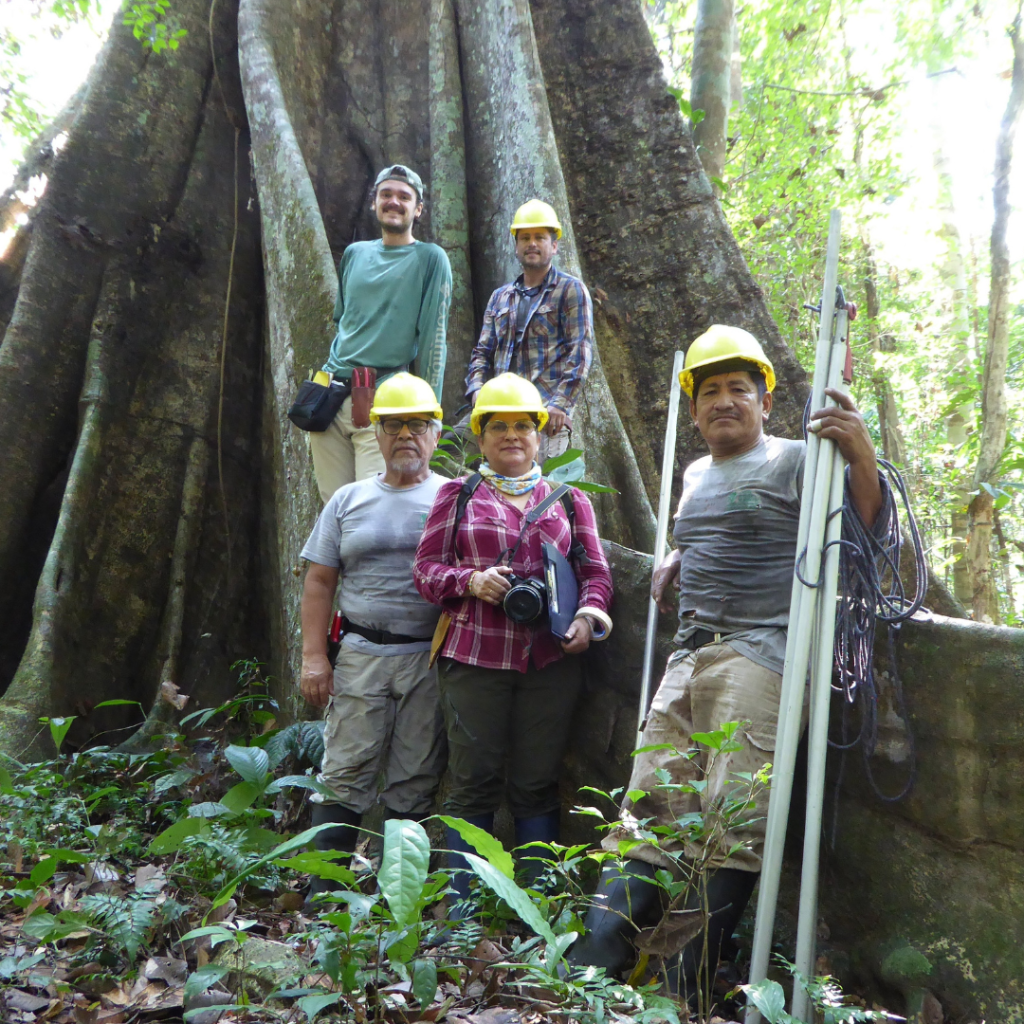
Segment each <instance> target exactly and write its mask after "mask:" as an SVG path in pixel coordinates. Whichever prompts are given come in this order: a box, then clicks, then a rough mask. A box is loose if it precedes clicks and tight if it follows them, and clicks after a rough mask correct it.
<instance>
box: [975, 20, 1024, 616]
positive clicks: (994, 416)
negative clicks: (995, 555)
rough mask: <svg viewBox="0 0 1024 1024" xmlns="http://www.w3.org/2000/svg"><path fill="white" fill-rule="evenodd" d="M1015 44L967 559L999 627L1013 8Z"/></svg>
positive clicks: (1023, 45)
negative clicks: (998, 500) (996, 543)
mask: <svg viewBox="0 0 1024 1024" xmlns="http://www.w3.org/2000/svg"><path fill="white" fill-rule="evenodd" d="M1010 41H1011V42H1012V44H1013V73H1012V78H1011V84H1010V98H1009V99H1008V100H1007V103H1006V110H1005V111H1004V113H1003V120H1002V123H1001V124H1000V126H999V136H998V138H997V140H996V162H995V171H994V179H995V184H994V186H993V189H992V197H993V206H994V208H995V215H994V217H993V220H992V239H991V243H990V250H991V260H992V271H991V281H990V284H989V300H988V339H987V343H986V347H985V369H984V373H983V376H982V385H981V441H980V445H979V449H978V462H977V465H976V467H975V470H974V486H975V488H976V489H977V494H975V495H974V497H973V498H972V499H971V504H970V506H969V507H968V516H969V535H968V543H967V557H968V562H969V564H970V569H971V591H972V606H973V614H974V618H975V619H977V620H978V621H980V622H999V621H1000V617H999V593H998V589H997V587H996V580H995V576H994V574H993V572H992V525H993V523H992V520H993V511H994V506H995V485H996V484H997V483H998V482H999V469H1000V465H999V464H1000V461H1001V460H1002V457H1003V450H1004V449H1005V447H1006V419H1007V409H1006V364H1007V359H1008V356H1009V288H1010V253H1009V248H1008V247H1007V244H1006V229H1007V224H1008V222H1009V219H1010V168H1011V166H1012V164H1013V142H1014V137H1015V135H1016V132H1017V122H1018V121H1019V120H1020V113H1021V109H1022V107H1024V39H1022V38H1021V8H1020V7H1018V8H1017V16H1016V18H1014V21H1013V26H1012V27H1011V29H1010Z"/></svg>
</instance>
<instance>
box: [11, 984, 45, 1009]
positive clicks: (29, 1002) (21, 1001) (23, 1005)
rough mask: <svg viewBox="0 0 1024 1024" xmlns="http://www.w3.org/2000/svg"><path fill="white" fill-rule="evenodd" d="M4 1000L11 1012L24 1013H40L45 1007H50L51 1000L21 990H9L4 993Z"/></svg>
mask: <svg viewBox="0 0 1024 1024" xmlns="http://www.w3.org/2000/svg"><path fill="white" fill-rule="evenodd" d="M4 1000H5V1002H6V1003H7V1006H8V1008H9V1009H11V1010H19V1011H20V1012H22V1013H38V1012H39V1011H40V1010H41V1009H42V1008H43V1007H44V1006H49V1005H50V1000H49V999H44V998H43V997H42V996H34V995H32V993H31V992H24V991H22V990H21V989H20V988H9V989H8V990H7V991H6V992H5V993H4Z"/></svg>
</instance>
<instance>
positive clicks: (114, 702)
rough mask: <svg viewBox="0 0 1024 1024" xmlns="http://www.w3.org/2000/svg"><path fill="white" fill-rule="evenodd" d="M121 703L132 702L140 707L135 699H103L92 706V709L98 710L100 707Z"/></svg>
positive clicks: (114, 705) (110, 706) (111, 706)
mask: <svg viewBox="0 0 1024 1024" xmlns="http://www.w3.org/2000/svg"><path fill="white" fill-rule="evenodd" d="M123 704H134V705H135V706H136V707H137V708H141V707H142V705H141V704H140V703H139V702H138V701H137V700H103V701H100V703H99V704H97V705H96V706H95V707H94V708H93V711H98V710H99V709H100V708H114V707H120V706H121V705H123ZM143 710H145V709H143Z"/></svg>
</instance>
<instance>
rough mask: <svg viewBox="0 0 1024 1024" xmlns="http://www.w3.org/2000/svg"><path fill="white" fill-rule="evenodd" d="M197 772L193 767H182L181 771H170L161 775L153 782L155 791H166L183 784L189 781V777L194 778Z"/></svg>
mask: <svg viewBox="0 0 1024 1024" xmlns="http://www.w3.org/2000/svg"><path fill="white" fill-rule="evenodd" d="M196 774H197V773H196V772H194V771H193V770H192V769H191V768H182V769H181V770H180V771H176V772H168V773H167V774H166V775H161V776H160V777H159V778H158V779H157V780H156V781H155V782H154V783H153V792H154V793H157V794H159V793H166V792H167V790H169V789H174V788H176V787H177V786H181V785H183V784H184V783H186V782H188V781H189V779H194V778H195V777H196Z"/></svg>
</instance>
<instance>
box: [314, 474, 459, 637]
mask: <svg viewBox="0 0 1024 1024" xmlns="http://www.w3.org/2000/svg"><path fill="white" fill-rule="evenodd" d="M444 482H445V481H444V477H441V476H438V475H437V474H436V473H431V474H430V476H429V477H427V479H426V480H424V481H423V483H420V484H416V485H415V486H414V487H391V486H389V485H388V484H386V483H384V481H383V478H382V477H380V476H375V477H372V478H370V479H369V480H357V481H356V482H355V483H353V484H347V485H346V486H344V487H341V488H339V490H338V491H336V492H335V494H334V497H332V498H331V500H330V501H329V502H327V504H326V505H325V506H324V510H323V512H321V513H320V518H319V519H318V520H317V521H316V526H314V527H313V532H312V533H311V534H310V535H309V540H307V541H306V546H305V547H304V548H303V549H302V557H303V558H306V559H308V560H309V561H310V562H317V563H318V564H320V565H329V566H333V567H336V568H339V569H340V570H341V586H340V588H339V590H338V604H339V606H340V608H341V611H342V614H343V615H345V617H346V618H348V619H351V620H352V621H353V622H356V623H358V624H359V625H361V626H367V627H368V628H370V629H383V630H387V631H388V632H390V633H404V634H405V635H406V636H422V637H428V638H429V637H430V635H431V634H432V633H433V632H434V627H435V626H436V625H437V620H438V617H439V616H440V613H441V609H440V608H438V607H437V606H436V605H433V604H430V603H429V602H428V601H425V600H424V599H423V598H422V597H420V595H419V591H417V589H416V586H415V584H414V583H413V581H412V563H413V558H414V557H415V555H416V546H417V544H419V542H420V537H421V536H422V535H423V527H424V525H425V524H426V521H427V513H428V512H429V511H430V506H431V505H433V504H434V497H435V496H436V495H437V491H438V488H439V487H440V486H441V484H443V483H444ZM345 639H346V643H347V642H348V640H349V636H348V635H346V638H345ZM352 639H353V641H356V643H354V646H359V647H362V646H364V645H363V644H360V643H358V642H357V641H359V640H360V639H362V638H360V637H357V636H354V635H352ZM403 653H412V647H411V646H409V647H405V649H404V651H403Z"/></svg>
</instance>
